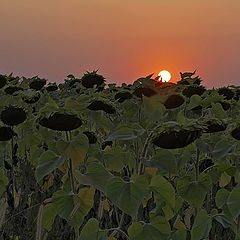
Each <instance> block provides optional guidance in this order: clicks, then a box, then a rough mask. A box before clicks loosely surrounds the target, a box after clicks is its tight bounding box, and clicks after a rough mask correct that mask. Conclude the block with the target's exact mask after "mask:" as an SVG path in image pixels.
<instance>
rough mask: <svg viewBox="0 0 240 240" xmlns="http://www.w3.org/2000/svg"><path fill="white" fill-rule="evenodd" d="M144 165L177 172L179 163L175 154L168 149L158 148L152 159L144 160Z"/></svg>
mask: <svg viewBox="0 0 240 240" xmlns="http://www.w3.org/2000/svg"><path fill="white" fill-rule="evenodd" d="M144 165H146V166H149V167H156V168H158V169H159V170H160V171H161V172H162V173H163V174H164V173H173V174H176V173H177V163H176V157H175V155H174V154H173V153H172V152H171V151H169V150H166V149H157V151H156V154H155V155H154V156H153V157H152V158H151V160H150V161H144Z"/></svg>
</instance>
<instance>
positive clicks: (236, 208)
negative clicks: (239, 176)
mask: <svg viewBox="0 0 240 240" xmlns="http://www.w3.org/2000/svg"><path fill="white" fill-rule="evenodd" d="M239 199H240V186H239V185H238V186H237V187H235V188H234V189H233V190H232V191H231V192H230V194H229V196H228V199H227V206H228V208H229V210H230V212H231V214H232V216H233V217H234V218H237V217H238V216H239V215H240V201H239Z"/></svg>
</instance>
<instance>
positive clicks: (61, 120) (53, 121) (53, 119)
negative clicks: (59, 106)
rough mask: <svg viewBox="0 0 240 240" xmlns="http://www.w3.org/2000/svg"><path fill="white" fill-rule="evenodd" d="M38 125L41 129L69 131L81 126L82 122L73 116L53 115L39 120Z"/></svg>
mask: <svg viewBox="0 0 240 240" xmlns="http://www.w3.org/2000/svg"><path fill="white" fill-rule="evenodd" d="M39 124H40V125H41V126H43V127H46V128H49V129H52V130H57V131H71V130H74V129H76V128H78V127H80V126H81V125H82V121H81V119H80V118H79V117H77V116H75V115H69V114H64V113H57V112H56V113H54V114H52V115H51V116H49V117H48V118H46V117H43V118H41V119H39Z"/></svg>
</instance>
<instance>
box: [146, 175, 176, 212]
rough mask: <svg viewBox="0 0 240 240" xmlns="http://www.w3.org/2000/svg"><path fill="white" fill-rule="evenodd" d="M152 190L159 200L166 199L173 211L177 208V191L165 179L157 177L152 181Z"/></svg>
mask: <svg viewBox="0 0 240 240" xmlns="http://www.w3.org/2000/svg"><path fill="white" fill-rule="evenodd" d="M150 189H151V190H152V191H153V192H154V193H155V196H156V197H157V198H161V199H164V200H165V202H166V204H168V205H169V206H170V207H171V208H172V209H174V208H175V190H174V188H173V186H172V185H171V183H169V182H168V181H167V180H166V179H165V178H164V177H162V176H160V175H157V176H154V177H153V178H152V180H151V184H150Z"/></svg>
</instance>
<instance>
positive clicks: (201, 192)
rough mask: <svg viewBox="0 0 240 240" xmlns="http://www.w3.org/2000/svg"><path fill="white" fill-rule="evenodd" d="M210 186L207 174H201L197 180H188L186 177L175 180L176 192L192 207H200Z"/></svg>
mask: <svg viewBox="0 0 240 240" xmlns="http://www.w3.org/2000/svg"><path fill="white" fill-rule="evenodd" d="M210 186H211V180H210V177H209V176H208V175H207V174H201V175H200V176H199V181H190V180H189V179H188V178H182V179H179V180H178V181H177V191H178V193H179V194H180V196H181V197H182V198H183V199H184V200H186V201H188V202H189V203H190V204H191V205H192V206H194V207H201V205H202V203H203V200H204V198H205V196H206V193H207V191H208V190H209V188H210Z"/></svg>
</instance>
